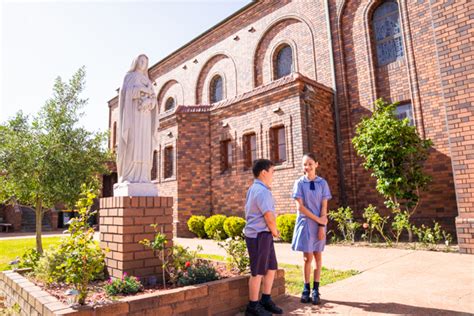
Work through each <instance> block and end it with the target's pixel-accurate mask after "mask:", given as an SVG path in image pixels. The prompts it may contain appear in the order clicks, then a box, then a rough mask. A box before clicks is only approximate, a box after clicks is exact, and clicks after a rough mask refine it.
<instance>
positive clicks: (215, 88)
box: [210, 75, 224, 103]
mask: <svg viewBox="0 0 474 316" xmlns="http://www.w3.org/2000/svg"><path fill="white" fill-rule="evenodd" d="M210 88H211V89H210V90H211V91H210V96H211V97H210V101H211V103H216V102H219V101H221V100H222V99H223V94H224V93H223V92H224V91H223V80H222V77H221V76H219V75H216V76H214V78H212V80H211V86H210Z"/></svg>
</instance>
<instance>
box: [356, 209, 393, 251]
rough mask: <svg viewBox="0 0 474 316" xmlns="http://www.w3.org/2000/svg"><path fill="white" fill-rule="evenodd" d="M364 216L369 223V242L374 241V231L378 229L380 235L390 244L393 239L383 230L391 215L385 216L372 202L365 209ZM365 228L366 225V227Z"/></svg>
mask: <svg viewBox="0 0 474 316" xmlns="http://www.w3.org/2000/svg"><path fill="white" fill-rule="evenodd" d="M362 217H363V218H364V219H365V221H366V224H367V226H368V227H367V230H368V232H369V236H368V237H369V243H370V242H372V233H373V231H374V230H376V231H378V232H379V234H380V236H382V238H383V239H384V240H385V242H387V243H388V244H391V242H392V240H391V239H390V238H389V237H388V236H386V235H385V232H384V230H383V228H384V226H385V224H386V223H387V221H388V218H389V216H386V217H383V216H381V215H380V214H379V213H378V212H377V208H376V207H375V206H373V205H372V204H369V206H367V207H366V208H365V209H364V213H363V214H362ZM364 228H365V227H364Z"/></svg>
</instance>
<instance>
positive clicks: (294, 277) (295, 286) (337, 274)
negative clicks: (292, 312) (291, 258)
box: [198, 254, 359, 295]
mask: <svg viewBox="0 0 474 316" xmlns="http://www.w3.org/2000/svg"><path fill="white" fill-rule="evenodd" d="M198 256H199V257H200V258H205V259H213V260H222V261H223V260H224V257H223V256H219V255H208V254H199V255H198ZM278 265H279V267H280V268H283V269H285V282H286V293H288V294H294V295H299V294H301V291H302V289H303V275H302V266H300V265H294V264H284V263H280V264H278ZM358 273H359V272H358V271H355V270H347V271H340V270H334V269H326V268H325V267H323V271H322V272H321V282H320V285H321V286H323V285H327V284H330V283H334V282H337V281H340V280H344V279H346V278H349V277H351V276H353V275H356V274H358Z"/></svg>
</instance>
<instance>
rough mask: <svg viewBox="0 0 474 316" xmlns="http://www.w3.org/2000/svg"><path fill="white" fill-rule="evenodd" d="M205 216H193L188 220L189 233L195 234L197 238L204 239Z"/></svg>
mask: <svg viewBox="0 0 474 316" xmlns="http://www.w3.org/2000/svg"><path fill="white" fill-rule="evenodd" d="M205 222H206V217H205V216H196V215H193V216H191V217H190V218H189V220H188V229H189V231H190V232H192V233H194V234H196V235H197V236H198V237H199V238H206V237H207V235H206V231H205V230H204V223H205Z"/></svg>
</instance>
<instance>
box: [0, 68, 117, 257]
mask: <svg viewBox="0 0 474 316" xmlns="http://www.w3.org/2000/svg"><path fill="white" fill-rule="evenodd" d="M84 78H85V69H84V67H82V68H80V69H79V70H78V71H77V72H76V73H75V74H74V75H73V76H72V78H71V79H70V80H69V82H64V81H63V80H61V78H60V77H58V78H57V79H56V81H55V83H54V87H53V96H52V97H51V98H50V99H49V100H47V102H46V103H45V105H44V106H43V107H42V108H41V110H40V112H39V113H38V114H37V115H36V116H34V117H33V118H32V119H31V120H30V119H29V118H28V117H27V116H25V115H24V114H23V113H22V112H21V111H20V112H18V113H17V114H16V116H15V117H14V118H12V119H10V120H8V121H7V122H6V123H4V124H0V198H1V200H2V201H4V200H10V201H15V200H18V201H20V202H22V203H23V204H27V205H34V207H35V213H36V249H37V251H38V252H40V253H42V252H43V247H42V243H41V225H42V219H43V215H44V212H45V209H47V208H51V207H53V206H54V205H56V204H58V203H63V204H65V205H66V206H68V207H72V206H74V205H75V202H76V201H77V200H78V198H79V194H80V192H81V184H83V183H87V184H88V185H91V184H92V183H94V184H95V185H96V186H98V179H97V175H98V174H100V173H104V172H106V168H105V162H106V161H107V159H108V158H109V155H108V153H107V152H106V151H105V150H104V141H105V139H106V135H105V134H104V133H92V132H89V131H87V130H86V129H85V128H83V127H80V126H78V121H79V119H80V117H81V116H82V115H83V114H82V113H81V112H80V110H81V109H82V108H83V106H84V105H85V104H86V103H87V100H86V99H81V98H80V96H79V95H80V93H81V92H82V90H83V89H84Z"/></svg>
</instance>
